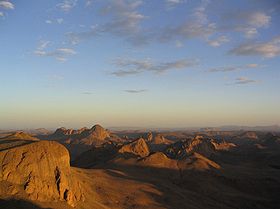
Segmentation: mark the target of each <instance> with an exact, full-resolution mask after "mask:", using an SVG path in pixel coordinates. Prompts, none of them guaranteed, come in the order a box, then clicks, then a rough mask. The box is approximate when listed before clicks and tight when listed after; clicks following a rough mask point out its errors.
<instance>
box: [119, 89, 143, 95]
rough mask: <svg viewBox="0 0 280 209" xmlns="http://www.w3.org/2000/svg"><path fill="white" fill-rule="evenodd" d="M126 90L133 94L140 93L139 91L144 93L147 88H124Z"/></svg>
mask: <svg viewBox="0 0 280 209" xmlns="http://www.w3.org/2000/svg"><path fill="white" fill-rule="evenodd" d="M124 91H125V92H127V93H131V94H139V93H143V92H146V91H147V89H138V90H136V89H127V90H124Z"/></svg>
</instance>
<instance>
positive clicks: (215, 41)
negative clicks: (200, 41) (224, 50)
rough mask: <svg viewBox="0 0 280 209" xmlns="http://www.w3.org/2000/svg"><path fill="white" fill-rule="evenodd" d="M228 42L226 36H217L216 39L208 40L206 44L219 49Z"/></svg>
mask: <svg viewBox="0 0 280 209" xmlns="http://www.w3.org/2000/svg"><path fill="white" fill-rule="evenodd" d="M226 42H229V39H228V38H227V37H226V36H219V37H218V38H216V39H212V40H208V41H207V43H208V44H209V45H210V46H213V47H219V46H221V45H222V44H223V43H226Z"/></svg>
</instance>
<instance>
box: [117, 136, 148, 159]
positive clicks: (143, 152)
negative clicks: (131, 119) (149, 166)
mask: <svg viewBox="0 0 280 209" xmlns="http://www.w3.org/2000/svg"><path fill="white" fill-rule="evenodd" d="M118 152H119V153H122V154H125V153H128V154H133V155H136V156H139V157H146V156H148V155H149V154H150V151H149V147H148V145H147V143H146V141H145V140H144V139H143V138H139V139H137V140H135V141H133V142H130V143H128V144H125V145H123V146H122V147H121V148H120V149H119V151H118Z"/></svg>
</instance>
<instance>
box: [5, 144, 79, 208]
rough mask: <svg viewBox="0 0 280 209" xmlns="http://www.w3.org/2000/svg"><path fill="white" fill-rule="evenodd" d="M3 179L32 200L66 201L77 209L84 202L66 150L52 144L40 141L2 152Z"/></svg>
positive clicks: (59, 145)
mask: <svg viewBox="0 0 280 209" xmlns="http://www.w3.org/2000/svg"><path fill="white" fill-rule="evenodd" d="M0 162H2V164H1V166H0V179H1V180H3V181H6V182H9V183H11V184H12V185H14V186H15V191H13V193H17V192H21V190H24V192H25V193H26V194H27V196H28V198H30V199H31V200H38V201H58V200H60V201H66V202H67V203H68V204H69V205H71V206H75V205H76V203H77V202H78V201H80V200H82V199H83V195H82V191H81V187H80V185H79V183H78V182H77V181H76V179H75V177H74V176H72V174H71V170H70V157H69V153H68V151H67V149H66V148H65V147H64V146H62V145H61V144H59V143H57V142H53V141H40V142H34V143H30V144H27V145H23V146H19V147H15V148H11V149H8V150H4V151H1V152H0Z"/></svg>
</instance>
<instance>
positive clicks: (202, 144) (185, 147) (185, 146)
mask: <svg viewBox="0 0 280 209" xmlns="http://www.w3.org/2000/svg"><path fill="white" fill-rule="evenodd" d="M215 151H216V149H215V146H214V145H213V144H212V142H211V140H210V139H208V138H203V137H202V136H196V137H194V138H193V139H191V140H185V141H179V142H176V143H174V144H171V145H170V146H169V147H168V148H167V149H166V150H165V153H166V154H167V155H168V156H169V157H171V158H177V159H180V158H184V157H185V156H189V155H191V154H193V153H194V152H196V153H199V154H202V155H204V156H206V157H209V156H210V155H211V154H213V153H214V152H215Z"/></svg>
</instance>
